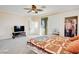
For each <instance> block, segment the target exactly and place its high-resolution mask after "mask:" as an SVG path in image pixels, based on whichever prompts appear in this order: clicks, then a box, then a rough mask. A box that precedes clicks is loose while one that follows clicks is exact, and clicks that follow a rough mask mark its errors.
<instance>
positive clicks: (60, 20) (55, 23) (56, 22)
mask: <svg viewBox="0 0 79 59" xmlns="http://www.w3.org/2000/svg"><path fill="white" fill-rule="evenodd" d="M70 16H78V20H79V10H73V11H68V12H63V13H60V14H55V15H50V16H48V34H49V35H50V34H52V32H53V31H54V29H57V30H58V31H59V32H60V35H62V36H64V21H65V17H70ZM78 25H79V21H78ZM78 34H79V26H78Z"/></svg>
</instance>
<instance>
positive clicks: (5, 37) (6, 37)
mask: <svg viewBox="0 0 79 59" xmlns="http://www.w3.org/2000/svg"><path fill="white" fill-rule="evenodd" d="M11 38H12V36H10V35H6V36H0V40H5V39H11Z"/></svg>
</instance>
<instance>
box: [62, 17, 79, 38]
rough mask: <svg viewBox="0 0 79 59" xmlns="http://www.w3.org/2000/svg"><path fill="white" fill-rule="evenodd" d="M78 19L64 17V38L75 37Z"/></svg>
mask: <svg viewBox="0 0 79 59" xmlns="http://www.w3.org/2000/svg"><path fill="white" fill-rule="evenodd" d="M77 26H78V17H77V16H72V17H66V18H65V22H64V36H65V37H74V36H76V35H77Z"/></svg>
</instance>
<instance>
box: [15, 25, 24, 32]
mask: <svg viewBox="0 0 79 59" xmlns="http://www.w3.org/2000/svg"><path fill="white" fill-rule="evenodd" d="M19 31H24V26H14V32H19Z"/></svg>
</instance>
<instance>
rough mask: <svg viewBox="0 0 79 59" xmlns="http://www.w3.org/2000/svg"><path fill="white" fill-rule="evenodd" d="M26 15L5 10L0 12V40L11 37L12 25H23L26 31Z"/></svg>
mask: <svg viewBox="0 0 79 59" xmlns="http://www.w3.org/2000/svg"><path fill="white" fill-rule="evenodd" d="M27 19H28V18H27V17H25V16H20V15H16V14H11V13H7V12H0V40H1V39H8V38H11V37H12V32H13V26H15V25H18V26H19V25H23V26H25V30H26V32H28V21H27Z"/></svg>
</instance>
